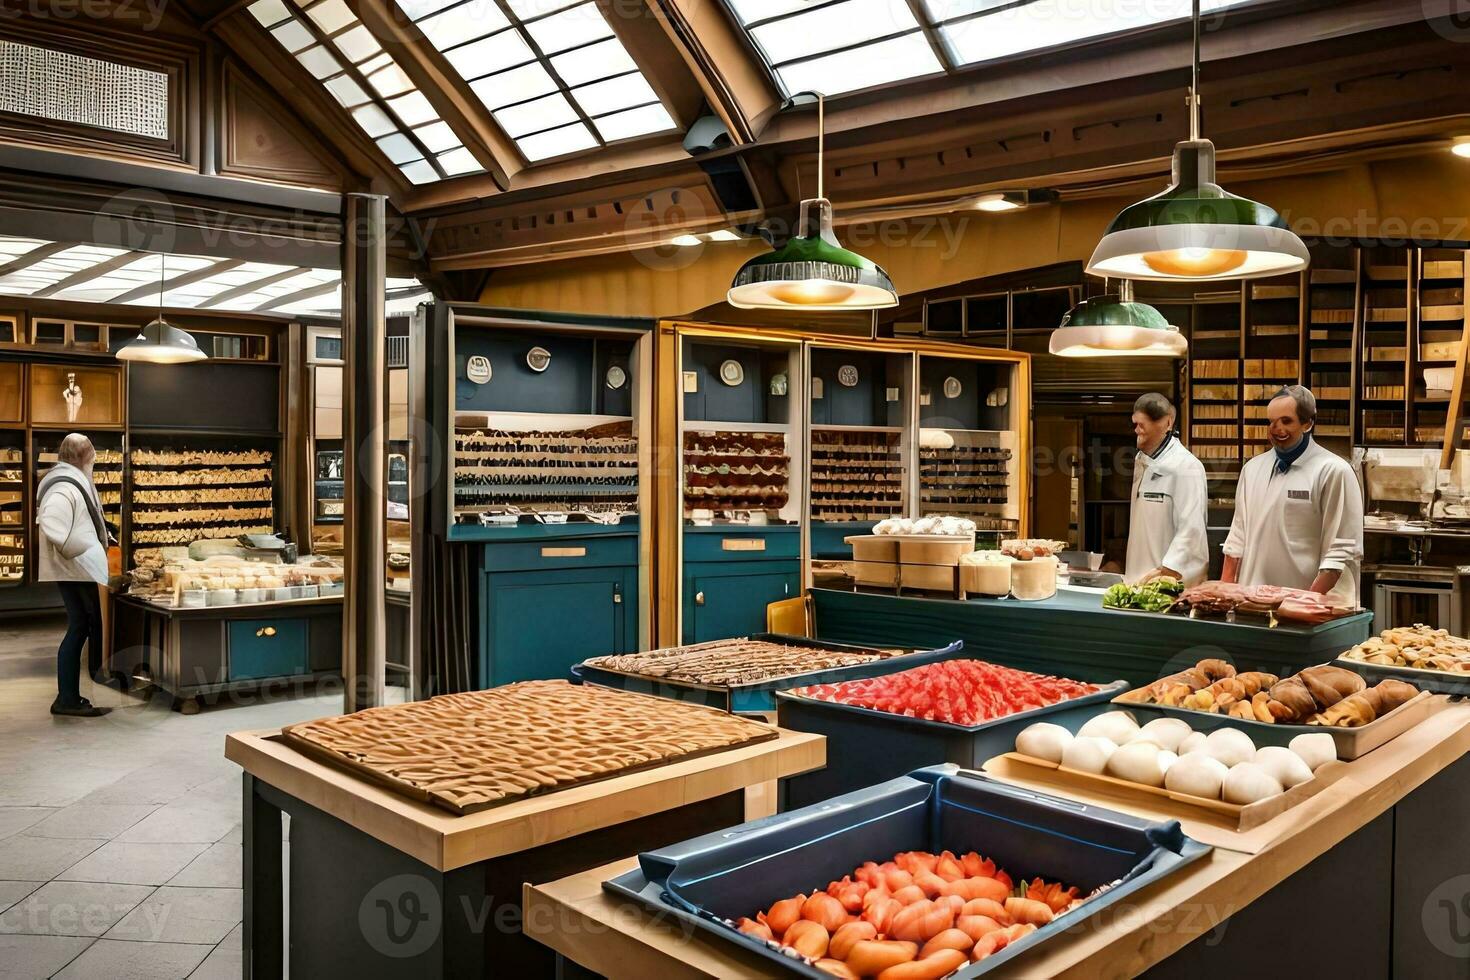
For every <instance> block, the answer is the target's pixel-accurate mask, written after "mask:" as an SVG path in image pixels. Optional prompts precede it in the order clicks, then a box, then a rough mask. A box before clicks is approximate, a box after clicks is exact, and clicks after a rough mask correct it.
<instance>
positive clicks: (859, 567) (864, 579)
mask: <svg viewBox="0 0 1470 980" xmlns="http://www.w3.org/2000/svg"><path fill="white" fill-rule="evenodd" d="M842 540H843V541H846V542H847V543H848V544H850V545H852V578H853V581H855V582H857V584H858V585H876V586H881V587H886V588H892V587H893V586H895V585H897V584H898V539H897V538H895V537H893V536H892V535H889V534H855V535H852V536H850V537H846V538H843V539H842Z"/></svg>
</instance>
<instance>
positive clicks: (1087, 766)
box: [1062, 735, 1118, 775]
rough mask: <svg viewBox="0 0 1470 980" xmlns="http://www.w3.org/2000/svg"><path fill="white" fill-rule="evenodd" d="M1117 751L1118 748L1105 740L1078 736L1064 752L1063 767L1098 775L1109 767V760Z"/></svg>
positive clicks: (1090, 736) (1068, 744)
mask: <svg viewBox="0 0 1470 980" xmlns="http://www.w3.org/2000/svg"><path fill="white" fill-rule="evenodd" d="M1117 750H1118V747H1117V746H1116V745H1114V744H1113V743H1112V742H1110V741H1108V740H1107V739H1105V738H1097V737H1095V736H1092V735H1078V736H1077V737H1076V738H1074V739H1072V741H1071V742H1069V743H1067V747H1066V748H1065V749H1063V750H1062V765H1064V766H1066V767H1067V768H1068V769H1076V770H1077V771H1079V772H1090V773H1093V774H1095V775H1096V774H1099V773H1101V772H1102V771H1103V770H1104V769H1106V768H1107V767H1108V759H1109V758H1111V757H1112V755H1113V753H1114V752H1116V751H1117Z"/></svg>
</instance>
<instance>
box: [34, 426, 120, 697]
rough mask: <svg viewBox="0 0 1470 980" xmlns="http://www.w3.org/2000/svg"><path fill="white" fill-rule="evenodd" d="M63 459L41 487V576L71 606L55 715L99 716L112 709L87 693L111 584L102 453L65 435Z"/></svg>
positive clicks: (98, 662) (59, 659)
mask: <svg viewBox="0 0 1470 980" xmlns="http://www.w3.org/2000/svg"><path fill="white" fill-rule="evenodd" d="M56 455H57V463H56V465H55V466H53V467H51V469H50V470H48V471H47V472H46V476H45V477H44V478H42V480H41V485H40V487H39V488H38V490H37V494H36V496H37V499H38V500H39V501H40V503H39V504H38V505H37V507H36V523H37V524H38V525H39V526H40V530H41V533H40V534H39V535H37V543H38V545H39V548H38V555H37V558H38V562H37V568H38V575H37V578H38V579H39V580H40V581H42V582H55V583H56V585H57V588H59V589H60V590H61V601H62V603H63V604H64V605H65V606H66V635H65V636H64V637H62V639H61V647H60V649H58V650H57V651H56V700H55V701H54V702H53V703H52V705H51V713H52V714H53V715H71V716H73V717H78V718H95V717H97V716H98V715H105V714H107V711H108V709H106V708H99V707H96V706H95V705H93V704H92V702H90V701H88V700H87V699H86V698H84V697H82V692H81V669H82V668H81V657H82V645H83V644H86V645H87V646H88V651H87V662H88V665H89V667H90V670H91V674H92V675H93V676H94V677H95V676H96V674H97V672H98V671H99V670H101V669H102V597H101V595H100V594H99V593H98V591H97V586H98V585H106V584H107V543H108V533H107V525H106V523H105V522H104V521H103V519H102V502H101V501H100V500H99V499H98V498H97V488H96V487H95V486H94V485H93V483H92V463H93V462H94V461H95V460H96V458H97V453H96V450H94V449H93V448H92V440H90V439H88V438H87V437H86V436H84V435H80V434H79V433H75V432H73V433H72V434H71V435H69V436H67V437H66V438H65V439H63V440H61V447H60V449H58V450H57V453H56Z"/></svg>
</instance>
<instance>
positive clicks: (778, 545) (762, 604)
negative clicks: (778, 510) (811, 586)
mask: <svg viewBox="0 0 1470 980" xmlns="http://www.w3.org/2000/svg"><path fill="white" fill-rule="evenodd" d="M800 554H801V535H800V532H799V530H798V529H797V528H796V527H795V526H788V525H778V526H774V527H723V526H722V527H699V528H685V530H684V588H683V593H684V594H683V600H682V602H683V610H684V626H683V631H682V638H683V642H685V643H703V642H704V641H705V640H723V639H726V638H728V637H731V636H748V635H750V634H751V633H759V632H761V631H763V630H764V629H765V628H766V606H768V605H770V604H771V603H773V602H777V601H779V600H781V599H789V598H790V597H791V596H794V595H800V594H801V566H800V562H799V561H798V559H799V556H800Z"/></svg>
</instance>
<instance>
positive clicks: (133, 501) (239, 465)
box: [128, 445, 275, 564]
mask: <svg viewBox="0 0 1470 980" xmlns="http://www.w3.org/2000/svg"><path fill="white" fill-rule="evenodd" d="M128 463H129V469H130V472H131V479H130V493H131V496H130V501H129V508H130V510H129V523H130V530H129V544H130V546H131V552H132V559H133V563H134V564H139V563H141V562H144V561H150V560H153V559H154V558H156V557H157V553H158V552H159V551H160V550H161V549H162V548H165V547H170V546H186V545H189V544H192V543H193V542H195V541H201V540H217V539H222V538H226V539H227V538H237V537H239V536H240V535H242V534H268V533H270V532H271V531H273V530H275V507H274V478H275V473H274V465H273V464H274V455H273V454H272V452H271V451H270V450H268V449H258V448H231V449H199V448H190V447H176V446H173V445H169V446H166V447H161V448H152V447H134V448H133V449H132V451H131V452H130V454H129V459H128Z"/></svg>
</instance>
